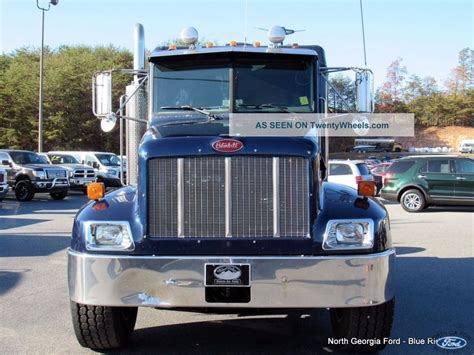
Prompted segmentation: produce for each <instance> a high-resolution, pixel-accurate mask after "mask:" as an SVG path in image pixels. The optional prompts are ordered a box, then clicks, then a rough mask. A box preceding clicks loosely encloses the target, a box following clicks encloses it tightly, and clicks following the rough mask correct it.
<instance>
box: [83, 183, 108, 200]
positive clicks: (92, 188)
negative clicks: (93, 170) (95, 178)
mask: <svg viewBox="0 0 474 355" xmlns="http://www.w3.org/2000/svg"><path fill="white" fill-rule="evenodd" d="M104 196H105V185H104V183H102V182H93V183H92V184H89V185H87V197H88V198H89V200H96V201H97V200H99V199H101V198H103V197H104Z"/></svg>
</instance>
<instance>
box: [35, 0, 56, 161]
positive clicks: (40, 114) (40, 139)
mask: <svg viewBox="0 0 474 355" xmlns="http://www.w3.org/2000/svg"><path fill="white" fill-rule="evenodd" d="M58 2H59V0H50V1H49V2H48V7H41V6H40V5H39V0H36V7H37V8H38V9H40V10H41V56H40V82H39V107H38V152H39V153H41V152H42V151H43V61H44V12H45V11H49V9H50V8H51V5H54V6H56V5H57V4H58Z"/></svg>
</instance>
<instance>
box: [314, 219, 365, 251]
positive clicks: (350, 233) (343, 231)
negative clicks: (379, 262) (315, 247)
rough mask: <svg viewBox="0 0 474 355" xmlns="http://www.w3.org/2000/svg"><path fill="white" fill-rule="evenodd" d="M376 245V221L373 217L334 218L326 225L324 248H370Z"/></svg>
mask: <svg viewBox="0 0 474 355" xmlns="http://www.w3.org/2000/svg"><path fill="white" fill-rule="evenodd" d="M373 246H374V222H373V221H372V220H371V219H350V220H342V219H341V220H339V219H332V220H330V221H329V222H328V224H327V226H326V232H325V233H324V240H323V249H324V250H338V249H369V248H372V247H373Z"/></svg>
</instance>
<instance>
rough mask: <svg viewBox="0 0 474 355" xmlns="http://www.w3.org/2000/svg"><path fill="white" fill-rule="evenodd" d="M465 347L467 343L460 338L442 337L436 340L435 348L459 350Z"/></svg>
mask: <svg viewBox="0 0 474 355" xmlns="http://www.w3.org/2000/svg"><path fill="white" fill-rule="evenodd" d="M466 345H467V341H466V340H465V339H463V338H460V337H454V336H449V337H442V338H439V339H436V346H438V347H440V348H442V349H461V348H464V347H465V346H466Z"/></svg>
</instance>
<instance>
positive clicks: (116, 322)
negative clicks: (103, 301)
mask: <svg viewBox="0 0 474 355" xmlns="http://www.w3.org/2000/svg"><path fill="white" fill-rule="evenodd" d="M137 311H138V308H137V307H107V306H90V305H83V304H79V303H76V302H73V301H71V313H72V323H73V325H74V332H75V333H76V338H77V340H78V341H79V344H81V345H82V346H83V347H85V348H90V349H92V350H99V351H100V350H110V349H116V348H120V347H123V346H124V345H126V344H127V343H128V342H129V340H130V337H131V335H132V333H133V329H134V327H135V322H136V320H137Z"/></svg>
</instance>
